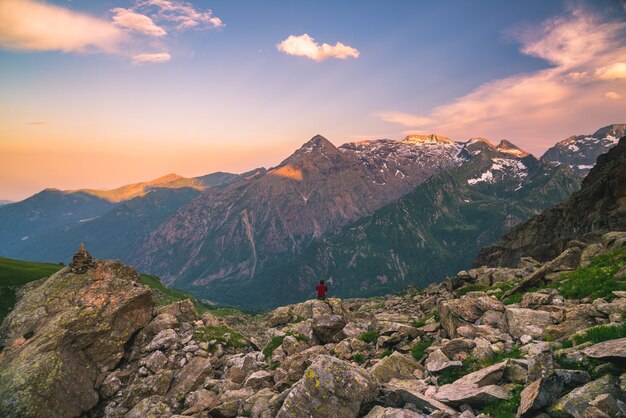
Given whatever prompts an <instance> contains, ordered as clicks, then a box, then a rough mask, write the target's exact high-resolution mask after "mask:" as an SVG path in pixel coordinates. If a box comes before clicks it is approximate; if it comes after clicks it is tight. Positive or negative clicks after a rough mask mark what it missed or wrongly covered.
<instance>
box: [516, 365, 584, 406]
mask: <svg viewBox="0 0 626 418" xmlns="http://www.w3.org/2000/svg"><path fill="white" fill-rule="evenodd" d="M589 380H590V377H589V374H588V373H586V372H583V371H580V370H555V371H554V372H553V373H551V374H550V375H549V376H547V377H543V378H541V379H539V380H536V381H534V382H533V383H531V384H530V385H528V386H526V387H525V388H524V390H523V391H522V393H521V402H520V406H519V408H518V409H517V417H518V418H520V417H521V418H525V417H532V416H534V415H535V414H536V413H537V412H538V411H540V410H542V409H543V408H545V407H547V406H549V405H551V404H552V403H553V402H554V401H556V400H557V399H558V398H559V397H560V396H561V395H562V394H563V392H564V390H565V389H567V388H571V387H575V386H579V385H582V384H585V383H587V382H589Z"/></svg>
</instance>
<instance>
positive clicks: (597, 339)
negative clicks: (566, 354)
mask: <svg viewBox="0 0 626 418" xmlns="http://www.w3.org/2000/svg"><path fill="white" fill-rule="evenodd" d="M624 337H626V324H625V323H621V324H618V325H598V326H595V327H592V328H589V329H588V330H586V331H583V332H581V333H577V334H574V335H572V336H571V337H570V338H569V341H570V342H571V344H573V345H578V344H582V343H585V342H587V341H591V342H592V343H593V344H598V343H601V342H603V341H609V340H616V339H618V338H624ZM563 347H564V348H569V347H565V343H564V344H563ZM570 347H571V346H570Z"/></svg>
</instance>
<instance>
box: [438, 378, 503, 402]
mask: <svg viewBox="0 0 626 418" xmlns="http://www.w3.org/2000/svg"><path fill="white" fill-rule="evenodd" d="M509 396H510V394H509V391H508V390H506V389H504V388H502V387H500V386H496V385H487V386H481V387H479V386H478V385H473V384H457V383H453V384H450V385H443V386H441V387H440V388H439V390H438V391H437V393H436V394H435V399H437V400H439V401H441V402H444V403H449V404H452V405H462V404H469V405H472V406H484V405H488V404H490V403H492V402H496V401H501V400H504V399H508V398H509Z"/></svg>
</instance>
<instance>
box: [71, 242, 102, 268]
mask: <svg viewBox="0 0 626 418" xmlns="http://www.w3.org/2000/svg"><path fill="white" fill-rule="evenodd" d="M95 266H96V262H95V261H94V259H93V258H92V257H91V254H89V253H88V252H87V250H85V245H84V244H83V243H82V242H81V243H80V246H79V247H78V251H77V252H76V254H74V257H72V262H71V263H70V271H71V272H72V273H76V274H83V273H85V272H87V270H88V269H90V268H94V267H95Z"/></svg>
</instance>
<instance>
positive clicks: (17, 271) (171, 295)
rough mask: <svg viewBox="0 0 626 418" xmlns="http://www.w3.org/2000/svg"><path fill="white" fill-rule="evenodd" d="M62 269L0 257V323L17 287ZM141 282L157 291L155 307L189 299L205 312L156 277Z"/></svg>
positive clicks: (198, 304) (149, 277) (144, 276)
mask: <svg viewBox="0 0 626 418" xmlns="http://www.w3.org/2000/svg"><path fill="white" fill-rule="evenodd" d="M63 267H64V266H63V265H62V264H49V263H37V262H34V261H22V260H14V259H11V258H3V257H0V323H1V322H2V321H3V320H4V318H5V317H6V316H7V315H8V314H9V312H11V309H13V306H15V301H16V297H15V291H16V290H17V288H18V287H20V286H23V285H25V284H27V283H29V282H33V281H35V280H39V279H41V278H44V277H49V276H50V275H52V274H54V273H56V272H57V271H59V270H61V269H62V268H63ZM141 282H142V283H144V284H146V285H148V286H150V287H151V288H153V289H156V290H157V291H158V292H157V295H156V298H155V302H156V304H157V306H162V305H167V304H169V303H172V302H176V301H179V300H185V299H191V300H192V301H193V302H194V306H195V307H196V310H197V311H198V313H202V312H204V311H206V310H207V307H206V306H204V305H203V304H202V303H201V302H200V301H198V300H197V299H196V298H194V297H193V296H191V295H190V294H189V293H186V292H183V291H180V290H176V289H171V288H168V287H166V286H165V285H164V284H163V283H162V282H161V281H160V280H159V278H158V277H156V276H149V275H146V274H142V275H141Z"/></svg>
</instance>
